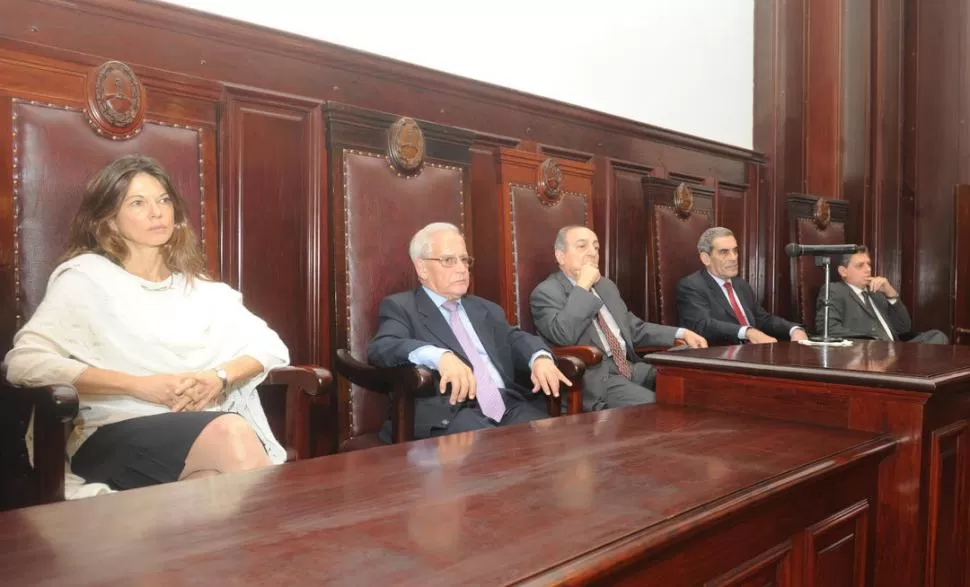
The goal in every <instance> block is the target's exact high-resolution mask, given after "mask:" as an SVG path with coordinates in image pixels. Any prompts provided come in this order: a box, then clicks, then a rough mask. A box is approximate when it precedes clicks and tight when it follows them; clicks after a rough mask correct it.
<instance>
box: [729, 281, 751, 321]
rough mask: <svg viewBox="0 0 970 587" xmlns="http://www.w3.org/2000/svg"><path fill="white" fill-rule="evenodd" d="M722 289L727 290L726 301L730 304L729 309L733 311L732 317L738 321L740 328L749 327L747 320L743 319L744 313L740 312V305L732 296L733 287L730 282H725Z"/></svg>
mask: <svg viewBox="0 0 970 587" xmlns="http://www.w3.org/2000/svg"><path fill="white" fill-rule="evenodd" d="M724 289H726V290H727V294H728V301H730V302H731V309H732V310H734V317H735V318H737V319H738V324H740V325H741V326H751V324H750V323H749V322H748V319H747V318H745V317H744V312H743V311H742V310H741V304H739V303H738V298H737V297H735V295H734V285H733V284H732V283H731V282H730V281H725V282H724Z"/></svg>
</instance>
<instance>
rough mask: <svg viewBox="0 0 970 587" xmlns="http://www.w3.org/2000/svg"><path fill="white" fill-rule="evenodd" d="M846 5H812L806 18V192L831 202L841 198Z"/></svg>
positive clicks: (823, 1) (823, 0)
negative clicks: (843, 50) (843, 48)
mask: <svg viewBox="0 0 970 587" xmlns="http://www.w3.org/2000/svg"><path fill="white" fill-rule="evenodd" d="M843 1H844V0H812V1H811V2H808V3H807V9H808V16H807V18H806V22H807V25H808V33H807V37H808V38H807V40H806V47H807V52H808V57H807V59H808V61H807V67H806V70H807V80H806V83H805V87H806V98H807V100H806V105H805V109H806V118H807V119H808V120H809V121H810V123H809V124H808V125H807V127H806V131H805V186H806V188H805V189H806V191H809V192H811V193H814V194H820V195H823V196H825V197H831V198H838V197H841V194H842V180H841V174H842V161H841V153H842V143H841V139H842V115H843V114H842V108H841V98H842V85H841V82H842V55H841V53H842V26H843V25H842V19H843V15H842V4H843Z"/></svg>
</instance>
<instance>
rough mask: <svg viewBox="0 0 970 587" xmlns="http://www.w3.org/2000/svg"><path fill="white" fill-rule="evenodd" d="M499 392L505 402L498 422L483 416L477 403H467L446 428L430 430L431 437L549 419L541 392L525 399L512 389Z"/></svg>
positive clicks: (544, 398)
mask: <svg viewBox="0 0 970 587" xmlns="http://www.w3.org/2000/svg"><path fill="white" fill-rule="evenodd" d="M499 391H500V392H501V393H502V399H503V400H505V414H503V415H502V420H501V421H500V422H496V421H495V420H492V419H491V418H489V417H488V416H486V415H485V414H483V413H482V410H481V408H479V407H478V402H469V403H468V405H466V406H465V407H464V408H462V409H460V410H458V412H457V413H456V414H455V416H454V417H453V418H452V419H451V420H450V421H449V422H448V425H447V426H443V427H441V428H432V429H431V436H443V435H445V434H454V433H456V432H468V431H471V430H482V429H484V428H497V427H499V426H509V425H511V424H522V423H525V422H532V421H533V420H542V419H543V418H548V417H549V414H548V412H547V411H546V408H545V406H546V396H545V394H544V393H542V392H541V391H540V392H538V393H536V394H535V395H534V396H533V397H525V396H523V394H522V393H519V392H518V391H515V390H514V389H500V390H499ZM526 393H529V392H526Z"/></svg>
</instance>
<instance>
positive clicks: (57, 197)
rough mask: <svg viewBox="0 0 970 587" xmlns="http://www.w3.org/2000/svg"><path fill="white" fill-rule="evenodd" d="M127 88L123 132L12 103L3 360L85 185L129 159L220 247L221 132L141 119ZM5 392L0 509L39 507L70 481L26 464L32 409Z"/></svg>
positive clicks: (59, 461) (56, 462)
mask: <svg viewBox="0 0 970 587" xmlns="http://www.w3.org/2000/svg"><path fill="white" fill-rule="evenodd" d="M123 89H124V90H125V91H127V92H129V94H131V93H132V92H134V91H137V98H138V99H137V100H135V99H132V100H130V102H127V103H126V102H125V101H124V99H122V100H120V101H118V102H115V103H114V106H117V107H118V108H121V109H123V108H124V107H126V106H130V107H131V109H132V110H138V113H137V116H134V119H133V120H122V121H121V122H120V123H118V124H122V125H124V128H121V129H119V128H118V127H117V126H112V124H113V122H112V121H109V120H106V119H103V118H98V117H97V116H94V117H92V116H89V115H88V113H87V112H91V111H92V110H91V108H90V107H89V109H88V110H87V111H83V110H81V109H79V108H76V107H74V106H72V105H69V104H54V103H47V102H43V103H42V102H36V101H30V100H21V99H17V98H14V99H12V100H10V102H9V104H10V112H11V123H12V136H13V141H12V144H11V145H10V148H9V149H6V150H5V149H0V165H2V166H3V167H4V168H5V169H7V170H12V176H10V175H7V174H5V173H0V181H2V182H3V183H4V184H6V182H7V181H10V184H8V185H4V186H3V188H4V189H3V191H4V192H5V195H4V196H3V198H4V204H5V205H3V206H0V224H3V225H4V226H9V227H12V228H13V230H12V231H11V233H8V234H11V235H12V239H10V237H8V238H0V249H5V251H4V256H5V257H6V259H7V261H8V262H7V263H2V264H0V285H3V289H4V290H5V293H4V295H2V296H0V341H2V342H0V356H2V355H3V354H5V353H6V351H7V350H8V349H9V348H10V346H11V344H12V340H13V335H14V334H15V332H16V330H17V329H18V328H19V327H20V326H21V325H23V323H24V322H26V321H27V320H28V319H29V318H30V316H31V315H32V314H33V312H34V311H35V310H36V308H37V306H38V305H39V304H40V301H41V300H42V299H43V297H44V294H45V292H46V289H47V281H48V279H49V277H50V274H51V271H52V270H53V269H54V267H55V266H56V265H57V262H58V259H59V258H60V256H61V255H62V254H63V252H64V249H65V246H66V244H67V236H68V228H69V226H70V223H71V220H72V218H73V217H74V215H75V213H76V212H77V209H78V207H79V205H80V201H81V197H82V196H83V193H84V188H85V185H86V184H87V182H88V180H89V179H90V178H91V177H92V176H93V175H94V174H95V173H96V172H98V171H99V170H100V169H101V168H102V167H104V166H105V165H106V164H108V163H109V162H111V161H112V160H114V159H115V158H117V157H119V156H121V155H125V154H130V153H142V154H145V155H149V156H152V157H154V158H156V159H157V160H158V161H159V162H160V163H161V164H162V166H163V167H164V168H165V169H166V170H167V171H168V173H169V174H170V175H171V176H172V180H173V182H174V183H175V185H176V186H177V188H178V189H179V191H180V193H181V195H182V197H183V198H184V199H185V201H186V203H187V205H188V221H189V223H190V224H191V225H192V226H193V228H195V230H196V231H197V233H198V235H199V238H200V239H201V240H202V244H203V248H204V250H205V249H207V248H209V247H208V246H212V244H213V243H212V242H211V240H214V239H211V238H209V239H207V236H213V235H216V234H217V232H216V230H217V228H218V227H217V220H216V219H215V218H214V217H211V216H210V217H206V214H204V213H203V211H204V210H208V211H215V210H217V209H218V201H217V198H218V193H219V192H218V189H217V186H216V185H212V184H208V183H207V182H206V178H214V177H215V170H214V169H210V170H205V169H203V167H202V166H203V161H210V162H213V161H215V156H216V154H215V141H214V140H213V134H214V129H213V128H209V127H206V128H196V127H192V126H186V125H182V124H179V125H175V124H169V123H163V122H157V121H153V120H143V118H144V109H143V105H144V102H145V93H144V88H143V87H142V86H141V85H140V84H139V83H138V82H137V81H135V82H134V83H133V84H131V85H127V86H124V87H123ZM131 98H132V96H131V95H129V96H128V99H131ZM99 99H100V98H99ZM111 99H112V100H115V99H117V96H114V95H112V96H111ZM102 105H103V104H102ZM118 118H123V117H118ZM149 118H151V117H150V116H149ZM114 122H117V120H115V121H114ZM7 178H10V179H9V180H8V179H7ZM212 223H216V224H215V225H213V224H212ZM8 245H10V248H9V249H8V248H7V246H8ZM207 245H208V246H207ZM214 252H215V251H213V253H214ZM207 257H208V258H209V260H210V264H209V265H210V268H213V267H216V264H215V262H216V261H217V258H218V256H217V255H214V254H209V255H207ZM3 384H5V382H2V383H0V387H2V386H3ZM5 391H6V390H4V392H2V393H0V402H2V405H0V431H2V432H0V477H3V478H4V479H5V481H4V483H3V484H0V485H2V486H3V487H2V493H3V495H0V505H2V503H25V502H27V503H31V502H33V501H34V500H36V499H38V496H37V491H38V487H41V486H42V485H43V484H44V483H45V482H46V481H45V480H46V479H49V478H51V475H53V476H54V478H57V477H58V476H60V478H61V479H63V467H64V465H63V457H61V458H57V457H56V455H55V457H54V458H51V459H46V460H42V459H40V458H39V457H38V459H37V460H36V461H35V466H36V468H31V467H30V466H29V465H27V463H28V458H27V447H26V445H25V443H24V441H23V438H24V433H25V431H26V429H27V425H28V422H29V421H30V417H31V412H32V407H33V404H32V403H30V402H27V401H20V400H18V399H15V397H19V396H14V395H13V394H10V393H6V392H5ZM41 420H42V419H41ZM43 424H44V422H39V423H36V425H35V437H36V438H39V437H40V436H41V435H47V434H50V433H51V431H50V430H48V429H47V428H45V427H44V426H43ZM274 432H277V433H278V434H279V433H281V432H282V430H279V431H276V430H274ZM53 434H54V435H55V436H56V438H55V441H54V442H51V443H49V444H50V446H52V447H57V446H60V447H61V448H60V449H59V451H60V454H61V455H62V454H63V434H64V430H63V429H59V430H55V431H54V432H53ZM48 465H49V466H50V467H53V469H50V467H48Z"/></svg>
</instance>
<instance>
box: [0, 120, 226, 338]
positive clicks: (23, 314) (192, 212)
mask: <svg viewBox="0 0 970 587" xmlns="http://www.w3.org/2000/svg"><path fill="white" fill-rule="evenodd" d="M14 117H15V130H14V137H15V142H14V148H15V149H16V151H17V156H15V158H14V161H15V165H14V175H15V178H16V179H15V183H14V193H13V204H14V214H15V222H16V226H17V230H16V232H15V236H16V241H15V245H16V247H15V250H16V255H15V257H14V263H15V265H14V268H15V272H16V273H15V277H16V278H17V288H16V290H15V291H16V311H17V318H18V320H19V321H20V322H23V321H26V319H27V318H29V317H30V315H31V314H32V313H33V311H34V310H35V309H36V308H37V305H38V304H39V303H40V301H41V299H43V297H44V292H45V291H46V289H47V280H48V278H49V277H50V274H51V271H52V270H53V269H54V267H55V266H56V265H57V260H58V258H59V257H60V256H61V254H62V253H63V252H64V248H65V246H66V244H67V233H68V227H69V226H70V223H71V219H72V218H73V217H74V214H75V213H76V212H77V209H78V206H79V205H80V203H81V197H82V196H83V195H84V186H85V185H86V184H87V182H88V180H89V179H90V178H91V176H92V175H94V173H96V172H97V171H99V170H100V169H101V168H102V167H104V166H105V165H107V164H108V163H110V162H111V161H112V160H114V159H115V158H117V157H120V156H121V155H125V154H129V153H142V154H145V155H149V156H151V157H154V158H155V159H157V160H158V161H159V162H160V163H161V165H162V167H163V168H164V169H165V170H166V171H167V172H168V173H169V174H170V175H171V176H172V181H174V182H175V185H176V187H177V188H178V189H179V191H180V193H181V195H182V197H183V198H184V199H185V201H186V204H187V205H188V213H189V223H190V224H191V225H192V227H193V228H194V229H195V230H196V233H197V234H198V235H199V236H200V238H201V239H202V240H203V247H205V245H206V244H208V243H206V242H205V240H204V239H205V231H204V230H203V226H202V224H203V222H204V221H205V219H204V216H203V214H202V210H203V209H204V207H205V204H204V198H205V197H206V196H209V197H211V198H213V199H215V198H216V194H217V193H218V192H217V190H216V186H208V187H209V190H208V193H206V190H203V189H202V188H203V186H202V183H201V175H202V174H201V168H200V152H201V149H202V143H201V130H200V129H197V128H189V127H184V126H180V127H177V128H176V127H173V126H168V125H162V124H158V123H153V122H146V123H145V124H144V126H143V127H142V130H141V132H140V133H139V134H138V135H137V136H135V137H134V138H132V139H129V140H127V141H112V140H108V139H106V138H104V137H101V136H98V135H97V134H96V133H95V132H94V131H93V130H92V129H91V127H90V126H89V125H88V123H87V121H86V120H85V116H84V114H83V113H82V112H81V111H78V110H72V109H68V108H64V107H52V106H48V105H43V104H36V103H28V102H20V101H15V102H14ZM209 221H210V222H211V221H212V219H210V220H209ZM4 340H9V339H8V338H7V337H5V338H4Z"/></svg>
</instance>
